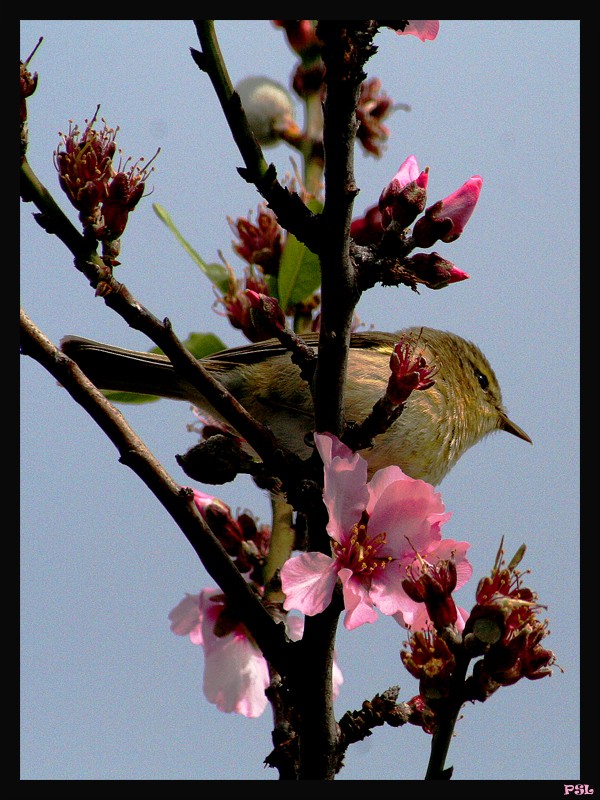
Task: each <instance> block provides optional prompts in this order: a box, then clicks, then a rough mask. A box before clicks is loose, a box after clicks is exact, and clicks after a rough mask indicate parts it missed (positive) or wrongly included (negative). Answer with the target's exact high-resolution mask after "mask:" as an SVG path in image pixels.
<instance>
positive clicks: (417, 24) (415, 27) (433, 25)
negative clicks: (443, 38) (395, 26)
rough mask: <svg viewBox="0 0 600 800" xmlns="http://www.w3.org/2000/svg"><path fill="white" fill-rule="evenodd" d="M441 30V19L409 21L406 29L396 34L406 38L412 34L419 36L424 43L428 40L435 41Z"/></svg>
mask: <svg viewBox="0 0 600 800" xmlns="http://www.w3.org/2000/svg"><path fill="white" fill-rule="evenodd" d="M439 29H440V21H439V19H409V20H408V25H407V26H406V28H404V30H403V31H396V33H397V34H398V35H399V36H406V35H407V34H409V33H410V34H412V35H413V36H418V37H419V39H420V40H421V41H422V42H426V41H427V40H428V39H429V40H433V39H435V37H436V36H437V35H438V31H439Z"/></svg>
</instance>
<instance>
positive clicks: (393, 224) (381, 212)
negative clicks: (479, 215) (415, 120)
mask: <svg viewBox="0 0 600 800" xmlns="http://www.w3.org/2000/svg"><path fill="white" fill-rule="evenodd" d="M428 182H429V169H428V168H427V169H425V170H420V169H419V165H418V163H417V160H416V158H415V157H414V156H412V155H411V156H408V158H407V159H406V160H405V161H404V162H403V163H402V164H401V165H400V167H399V169H398V171H397V173H396V174H395V175H394V177H393V178H392V180H391V181H390V182H389V184H388V185H387V186H386V187H385V188H384V189H383V191H382V192H381V195H380V197H379V202H378V203H377V205H376V206H372V207H371V208H368V209H367V211H366V212H365V214H364V216H363V217H360V218H357V219H354V220H353V221H352V223H351V226H350V235H351V236H352V238H353V239H354V241H355V242H356V244H358V245H361V246H371V247H373V248H375V253H376V255H377V256H379V257H382V258H386V259H390V258H391V259H392V260H393V261H399V263H400V264H401V266H402V268H403V269H404V270H405V271H406V272H407V273H408V274H409V275H410V276H411V279H412V280H413V281H414V282H415V283H423V284H425V285H426V286H429V288H431V289H441V288H443V287H445V286H447V285H448V284H450V283H457V282H458V281H463V280H465V279H466V278H468V277H469V276H468V275H467V273H466V272H463V271H462V270H460V269H458V268H457V267H455V266H454V264H452V262H450V261H447V260H446V259H444V258H442V256H440V255H439V253H435V252H433V253H417V254H416V255H413V256H408V253H409V252H410V251H411V250H412V249H414V248H415V247H423V248H425V247H430V246H431V245H433V244H434V243H435V242H436V241H438V240H441V241H442V242H453V241H454V240H455V239H457V238H458V237H459V236H460V235H461V233H462V232H463V230H464V229H465V226H466V224H467V222H468V221H469V219H470V217H471V214H472V213H473V211H474V209H475V206H476V205H477V201H478V200H479V194H480V192H481V187H482V184H483V179H482V178H481V176H480V175H473V176H472V177H471V178H469V180H468V181H466V182H465V183H464V184H463V185H462V186H461V187H460V188H459V189H457V190H456V191H455V192H453V193H452V194H451V195H448V197H446V198H444V199H443V200H438V201H437V202H436V203H434V204H433V205H431V206H429V207H428V208H426V207H425V206H426V203H427V184H428ZM423 212H424V213H423ZM420 214H422V216H421V217H420V218H419V219H417V217H418V216H419V215H420ZM415 219H417V221H416V222H415V224H414V226H413V229H412V232H411V231H410V230H409V226H410V225H411V224H412V223H413V222H414V220H415Z"/></svg>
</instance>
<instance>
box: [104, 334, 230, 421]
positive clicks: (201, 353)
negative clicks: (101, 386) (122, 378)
mask: <svg viewBox="0 0 600 800" xmlns="http://www.w3.org/2000/svg"><path fill="white" fill-rule="evenodd" d="M183 344H184V345H185V346H186V348H187V349H188V350H189V351H190V353H191V354H192V355H193V356H196V358H204V357H205V356H209V355H210V354H211V353H217V352H218V351H219V350H225V347H226V346H225V345H224V344H223V342H222V341H221V339H219V337H218V336H215V334H214V333H190V335H189V336H188V338H187V339H186V340H185V342H183ZM149 352H150V353H162V350H161V349H160V347H153V348H152V350H150V351H149ZM102 394H103V395H104V396H105V397H106V398H107V400H110V402H111V403H129V404H132V405H140V404H141V403H153V402H154V401H155V400H160V399H161V398H160V397H156V396H155V395H151V394H139V393H138V392H114V391H109V390H106V391H103V392H102Z"/></svg>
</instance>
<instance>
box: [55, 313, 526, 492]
mask: <svg viewBox="0 0 600 800" xmlns="http://www.w3.org/2000/svg"><path fill="white" fill-rule="evenodd" d="M407 335H411V336H412V338H413V339H414V340H415V341H416V342H417V344H416V350H415V352H416V353H420V354H421V355H422V356H423V357H424V358H425V360H426V361H427V363H428V365H429V366H435V367H436V368H437V371H436V373H435V375H434V379H435V383H434V385H433V386H432V387H430V388H429V389H426V390H422V391H414V392H412V394H411V395H410V397H409V399H408V401H407V404H406V408H405V409H404V411H403V412H402V414H401V415H400V417H399V418H398V419H397V420H396V422H395V423H394V424H393V425H392V426H391V427H390V428H389V429H388V430H387V431H386V432H385V433H383V434H381V435H379V436H377V437H376V439H375V443H374V446H373V447H372V448H367V449H366V450H363V451H362V453H361V454H362V455H363V456H364V457H365V458H366V460H367V461H368V463H369V473H370V474H372V473H373V472H375V471H376V470H378V469H381V468H383V467H386V466H388V465H389V464H397V465H398V466H399V467H401V469H402V470H403V471H404V472H405V473H406V474H407V475H410V476H411V477H413V478H420V479H422V480H425V481H427V482H428V483H431V484H433V485H436V484H438V483H439V482H440V481H441V480H442V479H443V478H444V476H445V475H446V474H447V472H448V471H449V470H450V469H451V468H452V467H453V466H454V464H456V462H457V461H458V459H459V458H460V457H461V455H462V454H463V453H464V452H465V451H466V450H468V449H469V448H470V447H472V446H473V445H474V444H476V443H477V442H478V441H480V440H481V439H482V438H483V437H484V436H486V435H487V434H489V433H492V432H493V431H496V430H505V431H508V432H509V433H512V434H514V435H516V436H518V437H519V438H521V439H524V440H526V441H531V440H530V439H529V437H528V436H527V434H526V433H525V432H524V431H522V430H521V428H519V427H518V426H517V425H515V424H514V423H513V422H511V420H510V419H509V418H508V416H507V414H506V411H505V409H504V406H503V405H502V396H501V393H500V387H499V385H498V381H497V380H496V376H495V375H494V372H493V370H492V368H491V366H490V364H489V363H488V361H487V359H486V357H485V356H484V355H483V353H482V352H481V350H479V348H478V347H476V346H475V345H474V344H472V343H471V342H468V341H466V340H465V339H462V338H461V337H460V336H457V335H456V334H453V333H447V332H445V331H439V330H435V329H433V328H417V327H415V328H407V329H405V330H403V331H399V332H398V333H394V334H392V333H382V332H376V331H369V332H365V333H356V334H353V336H352V339H351V345H350V350H349V353H348V370H347V381H346V418H347V419H348V420H354V421H356V422H361V421H362V420H363V419H364V418H365V417H366V416H367V415H368V414H369V413H370V411H371V410H372V408H373V406H374V404H375V403H376V402H377V400H378V399H379V398H380V397H381V396H382V395H383V394H384V393H385V390H386V386H387V383H388V379H389V376H390V368H389V360H390V355H391V353H392V350H393V348H394V346H395V345H396V344H397V343H398V341H399V340H400V339H401V338H402V337H403V336H407ZM304 338H305V339H306V340H307V341H308V343H309V344H312V345H314V346H316V345H317V337H316V336H315V335H309V336H307V337H304ZM62 348H63V350H64V352H65V353H67V355H69V356H70V357H71V358H73V359H74V361H76V362H77V363H78V364H79V366H80V367H81V369H82V370H83V372H84V373H85V374H86V375H87V376H88V377H89V378H90V380H91V381H92V382H93V383H94V384H95V385H96V386H97V387H98V388H100V389H111V390H116V391H129V392H138V393H142V394H151V395H157V396H159V397H167V398H172V399H177V400H187V401H188V402H190V403H192V404H193V405H195V406H198V407H199V408H201V409H203V410H204V411H206V412H207V413H209V414H210V415H211V416H214V417H216V418H217V419H219V415H218V414H217V413H216V411H215V409H213V408H212V407H211V406H210V405H209V404H207V402H206V400H205V399H204V397H203V396H202V395H201V394H200V393H199V392H198V390H197V389H195V388H194V387H193V386H191V385H190V384H189V383H188V382H187V381H185V380H183V379H182V378H180V377H179V375H177V373H176V372H175V370H174V368H173V367H172V365H171V363H170V362H169V360H168V359H167V358H166V357H165V356H160V355H155V354H151V353H138V352H135V351H132V350H123V349H121V348H117V347H112V346H111V345H104V344H100V343H98V342H92V341H90V340H87V339H81V338H79V337H73V336H70V337H67V338H65V339H64V340H63V342H62ZM202 364H203V365H204V366H205V367H206V368H207V369H208V370H209V371H210V372H211V373H212V374H213V375H214V377H215V378H217V379H218V380H219V381H220V382H221V383H222V384H223V385H224V386H225V387H226V388H227V389H228V390H229V391H230V392H231V394H233V395H234V397H236V398H237V399H238V400H239V401H240V402H241V403H242V404H243V405H244V406H245V407H246V409H247V410H248V412H249V413H250V414H252V416H254V417H255V418H256V419H257V420H259V421H260V422H262V423H264V424H266V425H269V427H270V428H271V429H272V431H273V433H274V434H275V436H276V437H277V438H278V439H279V440H280V441H281V443H282V444H283V445H285V446H286V447H288V448H289V449H290V450H292V451H293V452H295V453H297V454H298V455H300V456H303V457H305V456H308V455H309V454H310V449H309V448H308V446H307V445H306V444H305V437H306V435H307V434H309V433H310V432H311V431H312V430H314V421H313V406H312V399H311V394H310V391H309V388H308V386H307V385H306V383H305V382H304V381H303V380H302V378H301V377H300V371H299V369H298V367H297V366H295V365H294V364H293V363H292V361H291V358H290V354H289V353H288V352H287V351H286V350H285V349H284V348H283V347H282V346H281V345H280V344H279V342H277V341H274V340H272V341H269V342H259V343H256V344H250V345H246V346H242V347H236V348H232V349H230V350H224V351H222V352H220V353H214V354H212V355H210V356H207V357H206V358H203V359H202Z"/></svg>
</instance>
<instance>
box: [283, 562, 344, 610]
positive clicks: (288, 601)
mask: <svg viewBox="0 0 600 800" xmlns="http://www.w3.org/2000/svg"><path fill="white" fill-rule="evenodd" d="M280 575H281V588H282V590H283V592H284V593H285V602H284V604H283V607H284V608H285V610H286V611H289V610H290V609H296V610H297V611H301V612H302V613H303V614H306V615H307V616H309V617H311V616H313V615H314V614H319V613H320V612H321V611H323V610H324V609H325V608H327V606H328V605H329V603H330V602H331V597H332V595H333V589H334V586H335V584H336V581H337V569H336V564H335V562H334V560H333V559H332V558H330V557H329V556H326V555H325V553H301V554H300V555H297V556H294V557H293V558H290V559H288V560H287V561H286V562H285V564H284V565H283V567H282V568H281V573H280Z"/></svg>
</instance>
